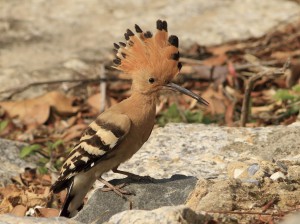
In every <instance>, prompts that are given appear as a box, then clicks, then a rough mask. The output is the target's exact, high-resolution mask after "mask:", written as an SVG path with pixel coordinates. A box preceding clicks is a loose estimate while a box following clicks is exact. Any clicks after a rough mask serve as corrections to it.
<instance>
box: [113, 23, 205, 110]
mask: <svg viewBox="0 0 300 224" xmlns="http://www.w3.org/2000/svg"><path fill="white" fill-rule="evenodd" d="M156 28H157V31H156V33H155V34H154V35H153V34H152V33H151V32H150V31H146V32H143V31H142V29H141V28H140V27H139V26H138V25H135V30H136V33H137V34H134V33H133V32H132V31H131V30H129V29H127V31H126V33H125V34H124V36H125V39H126V43H123V42H119V44H116V43H115V44H114V46H115V49H116V50H117V54H116V59H114V63H115V66H114V67H115V68H116V69H118V70H121V71H123V72H124V73H126V74H128V75H130V76H131V78H132V89H133V91H138V92H140V93H142V94H147V95H149V94H156V93H157V92H158V91H159V90H161V89H163V88H170V89H173V90H177V91H179V92H181V93H184V94H186V95H188V96H190V97H192V98H194V99H196V100H197V101H198V102H199V103H202V104H204V105H207V104H208V103H207V102H206V101H205V100H204V99H203V98H201V97H200V96H198V95H197V94H195V93H193V92H191V91H189V90H187V89H185V88H183V87H181V86H178V85H176V84H174V83H172V82H171V81H172V79H173V78H174V77H175V76H176V75H177V74H178V73H179V71H180V69H181V67H182V65H181V63H180V62H179V57H180V55H179V51H178V45H179V40H178V37H177V36H174V35H170V36H169V35H168V25H167V22H166V21H162V20H157V22H156Z"/></svg>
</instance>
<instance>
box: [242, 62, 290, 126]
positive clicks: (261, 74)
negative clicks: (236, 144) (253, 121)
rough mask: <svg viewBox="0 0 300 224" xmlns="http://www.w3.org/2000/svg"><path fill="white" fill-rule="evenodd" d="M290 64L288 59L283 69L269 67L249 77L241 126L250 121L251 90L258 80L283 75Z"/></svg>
mask: <svg viewBox="0 0 300 224" xmlns="http://www.w3.org/2000/svg"><path fill="white" fill-rule="evenodd" d="M289 66H290V59H287V61H286V62H285V64H284V65H283V67H282V68H281V69H275V70H274V69H272V70H270V69H268V70H265V71H262V72H259V73H257V74H256V75H253V76H251V77H250V78H249V80H248V81H247V83H246V90H245V94H244V100H243V106H242V114H241V126H242V127H245V126H246V123H247V121H248V116H249V105H250V96H251V92H252V89H253V86H254V84H255V82H256V81H257V80H259V79H260V78H262V77H265V76H267V77H270V78H275V77H278V76H281V75H283V74H284V73H285V71H286V70H287V68H289Z"/></svg>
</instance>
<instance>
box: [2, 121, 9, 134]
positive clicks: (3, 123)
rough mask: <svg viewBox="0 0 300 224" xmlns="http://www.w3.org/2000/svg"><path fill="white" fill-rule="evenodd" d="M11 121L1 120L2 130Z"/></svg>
mask: <svg viewBox="0 0 300 224" xmlns="http://www.w3.org/2000/svg"><path fill="white" fill-rule="evenodd" d="M8 123H9V121H8V120H4V121H1V122H0V132H2V131H3V130H4V129H5V128H6V127H7V125H8Z"/></svg>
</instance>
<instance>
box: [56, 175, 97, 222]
mask: <svg viewBox="0 0 300 224" xmlns="http://www.w3.org/2000/svg"><path fill="white" fill-rule="evenodd" d="M94 182H95V180H94V179H92V180H88V179H86V178H85V176H84V175H82V174H79V175H78V176H75V177H72V178H71V179H69V181H68V187H67V189H68V191H67V196H66V199H65V201H64V203H63V205H62V207H61V211H60V214H59V216H64V217H67V218H71V217H74V216H75V215H76V214H77V213H78V212H79V211H80V210H81V209H82V208H83V200H84V198H85V196H86V194H87V192H88V191H89V190H90V189H91V187H92V185H93V183H94ZM55 190H56V189H55V188H54V190H53V192H54V193H58V191H55Z"/></svg>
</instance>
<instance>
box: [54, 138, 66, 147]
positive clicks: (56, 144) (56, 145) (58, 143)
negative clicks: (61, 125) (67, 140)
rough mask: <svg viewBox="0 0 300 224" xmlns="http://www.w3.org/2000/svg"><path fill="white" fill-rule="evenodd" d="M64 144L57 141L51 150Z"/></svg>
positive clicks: (61, 141)
mask: <svg viewBox="0 0 300 224" xmlns="http://www.w3.org/2000/svg"><path fill="white" fill-rule="evenodd" d="M63 143H64V142H63V140H61V139H60V140H57V141H56V142H54V143H53V145H52V148H53V149H56V148H57V147H58V146H60V145H62V144H63Z"/></svg>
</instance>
